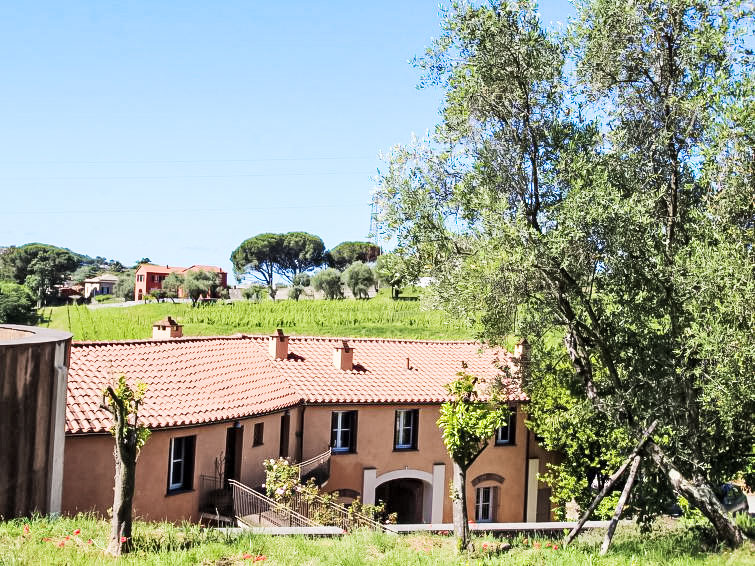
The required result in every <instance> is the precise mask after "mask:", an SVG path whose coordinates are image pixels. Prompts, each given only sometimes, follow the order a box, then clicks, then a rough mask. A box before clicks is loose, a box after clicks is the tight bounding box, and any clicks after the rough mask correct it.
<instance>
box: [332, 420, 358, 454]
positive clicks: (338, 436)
mask: <svg viewBox="0 0 755 566" xmlns="http://www.w3.org/2000/svg"><path fill="white" fill-rule="evenodd" d="M333 412H334V413H335V414H336V426H335V427H334V428H333V429H332V430H333V432H334V433H335V434H334V435H333V446H331V449H332V450H333V452H349V451H350V450H351V435H352V434H353V432H354V431H353V430H352V429H351V427H349V426H346V424H348V423H345V422H344V421H348V420H349V419H348V417H347V415H348V414H349V413H350V412H351V411H333ZM344 437H346V438H348V442H344Z"/></svg>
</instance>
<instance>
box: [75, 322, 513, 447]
mask: <svg viewBox="0 0 755 566" xmlns="http://www.w3.org/2000/svg"><path fill="white" fill-rule="evenodd" d="M269 340H270V338H269V337H268V336H243V335H239V336H232V337H211V338H179V339H174V340H144V341H136V340H134V341H124V342H74V343H73V347H72V349H71V367H70V371H69V377H68V403H67V410H66V431H67V432H70V433H79V432H102V431H105V430H107V429H108V427H109V426H110V417H109V415H108V414H107V413H106V412H104V411H103V410H102V409H99V404H100V401H101V398H102V389H103V387H105V385H106V384H108V383H110V382H111V381H112V380H113V378H114V377H117V376H118V375H120V374H121V373H123V374H125V375H126V376H127V377H128V378H129V380H130V381H133V382H137V381H142V382H145V383H147V385H148V388H149V389H148V392H147V396H146V399H145V403H144V406H143V409H142V417H143V419H144V422H145V423H146V424H147V425H148V426H150V427H152V428H159V427H172V426H181V425H189V424H200V423H208V422H215V421H221V420H229V419H236V418H241V417H245V416H251V415H255V414H260V413H265V412H269V411H274V410H279V409H282V408H285V407H291V406H294V405H296V404H298V403H300V402H302V401H303V402H307V403H441V402H443V401H444V400H445V399H446V398H447V394H446V390H445V388H444V385H445V384H446V383H448V382H450V381H452V380H453V379H454V378H455V377H456V374H457V372H458V371H460V370H461V368H462V362H464V363H466V364H467V370H466V371H468V372H469V373H471V374H473V375H476V376H478V377H481V378H492V377H495V376H497V375H500V374H501V370H500V369H498V366H499V365H500V364H501V363H504V364H506V365H509V366H510V360H511V358H510V355H509V354H507V353H506V352H505V351H503V350H495V349H485V350H483V351H481V350H480V344H478V343H475V342H447V341H428V340H393V339H377V338H375V339H371V338H348V339H344V338H323V337H299V336H291V337H290V339H289V350H288V351H289V355H288V358H287V359H284V360H272V359H271V358H270V354H269V353H268V347H269ZM344 340H347V341H348V344H349V346H350V347H351V348H353V350H354V369H353V370H351V371H343V370H340V369H336V368H335V367H334V365H333V351H334V349H335V348H336V347H338V346H342V345H343V341H344ZM407 358H408V363H407ZM407 366H408V367H407ZM506 383H507V390H508V397H509V400H511V401H514V400H522V401H524V400H526V399H527V396H526V395H525V394H524V393H523V392H522V391H521V389H520V387H519V383H518V381H517V380H516V379H509V380H507V381H506Z"/></svg>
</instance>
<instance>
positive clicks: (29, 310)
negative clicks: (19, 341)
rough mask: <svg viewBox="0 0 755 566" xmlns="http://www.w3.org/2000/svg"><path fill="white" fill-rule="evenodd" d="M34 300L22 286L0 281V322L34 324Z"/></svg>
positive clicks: (35, 311) (35, 312)
mask: <svg viewBox="0 0 755 566" xmlns="http://www.w3.org/2000/svg"><path fill="white" fill-rule="evenodd" d="M38 318H39V317H38V316H37V309H36V308H35V300H34V297H33V296H32V294H31V293H30V292H29V289H27V288H26V287H25V286H24V285H19V284H18V283H11V282H10V281H0V322H5V323H7V324H36V323H37V320H38Z"/></svg>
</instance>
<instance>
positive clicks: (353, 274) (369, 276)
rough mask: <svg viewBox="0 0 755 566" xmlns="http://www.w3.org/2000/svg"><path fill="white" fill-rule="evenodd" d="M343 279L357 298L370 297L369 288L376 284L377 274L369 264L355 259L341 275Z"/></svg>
mask: <svg viewBox="0 0 755 566" xmlns="http://www.w3.org/2000/svg"><path fill="white" fill-rule="evenodd" d="M341 281H343V283H344V284H345V285H346V286H347V287H348V288H349V289H351V294H352V295H354V298H355V299H369V297H370V296H369V293H368V291H369V289H370V287H372V286H373V285H374V284H375V274H374V273H373V272H372V269H371V268H370V266H369V265H365V264H364V263H362V262H361V261H355V262H354V263H352V264H351V265H350V266H349V267H347V268H346V271H344V272H343V275H341Z"/></svg>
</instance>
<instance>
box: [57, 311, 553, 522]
mask: <svg viewBox="0 0 755 566" xmlns="http://www.w3.org/2000/svg"><path fill="white" fill-rule="evenodd" d="M155 332H156V334H155V335H156V336H158V338H154V339H152V340H132V341H123V342H74V343H73V345H72V348H71V362H70V372H69V378H68V400H67V412H66V441H65V473H64V485H63V505H62V507H63V511H64V512H66V513H75V512H77V511H85V510H95V511H97V512H99V513H101V514H105V513H106V512H107V509H108V508H109V507H110V506H111V505H112V493H113V491H112V489H113V473H114V464H113V456H112V442H113V440H112V438H111V436H110V434H109V433H108V429H109V427H110V424H111V423H110V420H109V415H108V414H107V413H105V412H104V411H103V410H102V409H100V403H101V400H102V390H103V387H104V386H105V385H106V384H108V383H110V382H112V380H113V379H114V377H117V376H118V375H120V374H124V375H126V376H127V378H128V379H129V381H131V382H138V381H140V382H144V383H146V384H147V385H148V388H149V389H148V392H147V396H146V400H145V402H144V404H143V407H142V411H141V416H140V419H142V420H143V422H144V423H145V424H147V425H148V426H149V427H150V428H151V429H152V437H151V438H150V440H149V441H148V442H147V444H146V446H145V447H144V448H143V449H142V452H141V455H140V457H139V461H138V464H137V471H136V494H135V498H134V512H135V515H136V516H139V517H142V518H145V519H150V520H152V519H154V520H157V519H168V520H172V521H180V520H184V519H187V520H194V521H196V520H199V519H200V517H201V514H202V505H203V497H204V494H203V486H204V484H205V482H209V483H208V485H217V484H218V481H221V482H222V481H224V479H235V480H238V481H240V482H242V483H243V484H246V485H248V486H251V487H259V486H260V485H261V484H262V483H263V482H264V469H263V466H262V462H263V460H264V459H266V458H277V457H279V456H283V457H287V458H288V459H289V460H290V461H293V462H302V461H305V460H308V459H311V458H314V457H317V456H318V455H324V456H323V458H327V460H328V462H327V464H328V466H327V468H328V473H327V477H325V478H321V480H323V481H325V482H326V483H325V484H324V485H325V489H327V490H328V491H336V490H337V491H338V492H339V494H340V496H341V498H342V501H343V502H345V503H348V502H349V500H351V499H353V498H356V497H360V498H361V499H362V501H364V502H365V503H372V502H375V501H377V500H383V501H385V502H386V504H387V507H388V510H389V511H392V512H395V513H397V514H398V520H399V522H404V523H423V522H424V523H429V522H433V523H439V522H449V521H451V514H452V511H451V502H450V499H449V493H448V490H449V480H450V479H451V470H452V467H451V461H450V460H449V457H448V455H447V452H446V450H445V447H444V445H443V442H442V439H441V435H440V431H439V429H438V426H437V420H438V416H439V410H440V405H441V403H442V402H443V401H444V400H445V399H446V397H447V392H446V390H445V387H444V385H445V384H446V383H448V382H450V381H452V380H453V379H455V377H456V374H457V372H458V371H460V370H461V368H462V364H464V365H466V366H467V370H466V371H468V372H470V373H472V374H474V375H477V376H479V377H481V378H487V379H491V378H494V377H495V376H497V375H500V374H501V370H500V367H501V365H505V366H509V367H511V368H513V369H514V370H516V367H515V362H514V360H516V359H517V358H516V357H514V356H512V355H511V354H509V353H508V352H506V351H504V350H496V349H488V348H481V346H480V344H479V343H476V342H449V341H425V340H389V339H367V338H351V339H348V340H345V339H336V338H325V337H298V336H296V337H295V336H286V335H284V334H283V332H281V331H278V332H277V333H276V334H274V335H273V336H249V335H236V336H225V337H178V338H176V337H175V336H176V335H180V327H179V326H178V325H177V324H176V323H175V322H174V321H172V320H166V321H160V322H159V323H157V324H156V325H155ZM171 335H172V336H174V337H173V338H171V337H170V336H171ZM160 336H164V338H161V337H160ZM517 354H518V355H520V356H522V355H526V352H522V351H519V352H517ZM511 374H512V375H514V376H515V375H516V371H513V372H511ZM507 380H508V381H507V388H508V400H509V402H510V406H511V408H512V409H514V411H513V412H512V416H511V418H510V420H509V424H508V426H505V427H502V428H501V429H499V430H498V431H497V433H496V436H495V438H494V439H492V440H491V443H490V446H489V447H488V448H487V449H486V450H485V451H484V452H483V454H482V455H481V456H480V457H479V458H478V459H477V461H476V462H475V463H474V464H473V466H472V468H471V469H470V471H469V473H468V478H469V483H468V485H467V490H468V495H469V498H468V501H469V505H470V508H469V515H470V517H474V518H475V520H476V521H478V522H483V521H491V522H504V521H512V522H519V521H535V520H540V521H543V520H550V505H549V503H550V502H549V495H550V492H549V490H548V488H547V487H546V486H544V485H542V484H540V483H539V482H538V479H537V474H538V472H544V471H545V465H546V462H548V461H552V459H553V455H550V454H547V453H545V452H544V451H543V450H542V449H540V448H539V447H538V445H537V443H536V441H535V439H534V437H533V435H532V434H531V433H530V432H529V431H528V430H527V429H526V428H525V425H524V415H523V413H522V411H521V410H520V407H521V405H522V404H523V403H526V402H527V396H526V395H525V394H524V393H523V392H522V391H521V389H520V387H519V382H518V380H517V378H516V377H510V378H507Z"/></svg>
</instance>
